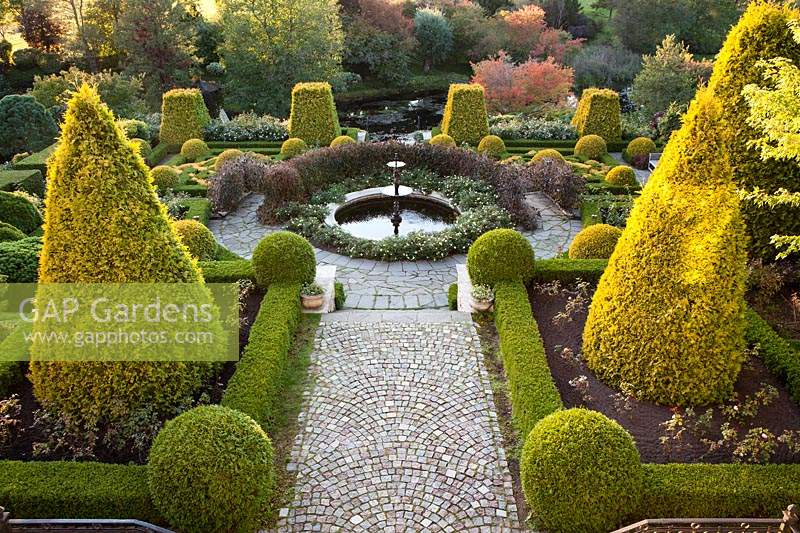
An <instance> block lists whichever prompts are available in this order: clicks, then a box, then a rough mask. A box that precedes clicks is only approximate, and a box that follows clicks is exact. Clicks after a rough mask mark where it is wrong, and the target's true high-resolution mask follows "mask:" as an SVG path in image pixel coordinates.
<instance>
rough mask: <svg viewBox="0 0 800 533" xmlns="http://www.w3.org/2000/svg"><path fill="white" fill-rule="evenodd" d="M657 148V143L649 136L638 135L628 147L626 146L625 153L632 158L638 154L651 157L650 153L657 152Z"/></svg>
mask: <svg viewBox="0 0 800 533" xmlns="http://www.w3.org/2000/svg"><path fill="white" fill-rule="evenodd" d="M656 150H657V148H656V143H654V142H653V140H652V139H650V138H649V137H636V138H635V139H633V140H632V141H631V142H629V143H628V147H627V148H625V153H626V154H627V155H628V157H630V158H631V159H633V158H634V157H637V156H645V157H648V158H649V156H650V154H652V153H655V151H656Z"/></svg>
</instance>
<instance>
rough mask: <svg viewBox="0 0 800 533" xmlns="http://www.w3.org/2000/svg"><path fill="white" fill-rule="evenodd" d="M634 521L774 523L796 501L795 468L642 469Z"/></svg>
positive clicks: (799, 481)
mask: <svg viewBox="0 0 800 533" xmlns="http://www.w3.org/2000/svg"><path fill="white" fill-rule="evenodd" d="M642 467H643V468H644V480H645V481H644V486H645V489H644V491H643V495H642V500H641V502H640V505H639V507H638V516H636V517H632V518H631V521H636V520H642V519H645V518H673V517H688V518H695V517H697V518H702V517H707V518H740V517H747V518H752V517H756V518H757V517H780V515H781V511H782V510H784V509H786V506H787V505H789V504H790V503H794V502H797V501H800V464H792V465H744V464H665V465H662V464H645V465H642Z"/></svg>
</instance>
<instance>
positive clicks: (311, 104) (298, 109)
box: [289, 82, 342, 146]
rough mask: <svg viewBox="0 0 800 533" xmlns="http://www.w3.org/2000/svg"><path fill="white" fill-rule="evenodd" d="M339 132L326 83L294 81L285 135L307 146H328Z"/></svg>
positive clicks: (331, 93)
mask: <svg viewBox="0 0 800 533" xmlns="http://www.w3.org/2000/svg"><path fill="white" fill-rule="evenodd" d="M341 134H342V130H341V128H340V127H339V118H338V116H337V115H336V104H334V102H333V92H332V91H331V86H330V84H329V83H327V82H310V83H298V84H297V85H295V86H294V88H292V109H291V113H290V115H289V137H297V138H299V139H303V140H304V141H305V142H306V144H308V145H310V146H329V145H330V144H331V142H332V141H333V140H334V139H335V138H336V137H338V136H339V135H341Z"/></svg>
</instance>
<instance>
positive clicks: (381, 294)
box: [208, 193, 581, 309]
mask: <svg viewBox="0 0 800 533" xmlns="http://www.w3.org/2000/svg"><path fill="white" fill-rule="evenodd" d="M262 200H263V196H261V195H258V194H252V195H250V196H248V197H247V198H245V200H244V201H243V202H242V204H241V205H240V206H239V208H238V209H237V210H236V211H235V212H233V213H229V214H228V215H227V216H226V217H225V218H221V219H214V220H211V221H209V224H208V227H209V229H211V231H212V232H213V233H214V236H215V237H216V239H217V241H218V242H219V243H220V244H222V245H223V246H225V247H226V248H228V249H229V250H231V251H232V252H234V253H236V254H238V255H240V256H241V257H244V258H246V259H249V258H250V257H252V255H253V250H254V249H255V247H256V245H257V244H258V242H259V241H260V240H261V239H262V238H263V237H264V236H265V235H267V234H269V233H272V232H274V231H278V230H280V229H281V228H280V227H276V226H264V225H263V224H261V223H260V222H259V221H258V219H257V217H256V210H257V209H258V206H259V205H261V202H262ZM526 201H528V202H529V203H530V204H531V205H533V206H534V207H536V208H537V209H538V210H539V212H540V213H541V214H542V216H541V228H540V229H538V230H536V231H534V232H523V233H524V235H525V236H526V237H527V238H528V240H529V241H530V242H531V245H532V246H533V249H534V252H535V254H536V257H538V258H541V259H546V258H550V257H554V256H556V255H558V254H560V253H562V252H565V251H566V250H567V248H568V247H569V244H570V243H571V242H572V239H573V237H574V236H575V235H576V234H577V233H578V231H580V229H581V223H580V221H579V220H573V219H570V218H569V217H565V216H564V214H563V213H562V212H561V211H560V210H559V209H558V208H557V207H556V206H555V205H554V204H553V203H552V202H551V201H550V200H549V199H548V198H547V197H544V196H542V195H537V194H535V193H534V194H529V195H527V196H526ZM315 253H316V255H317V263H319V264H320V265H336V266H337V279H338V281H341V282H342V283H343V284H344V286H345V292H346V293H347V300H346V302H345V308H351V309H443V308H446V307H447V287H448V286H449V285H450V284H451V283H455V281H456V269H455V266H456V265H457V264H459V263H465V262H466V256H464V255H454V256H451V257H448V258H446V259H444V260H442V261H395V262H386V261H372V260H369V259H355V258H352V257H347V256H344V255H339V254H336V253H331V252H326V251H324V250H320V249H316V248H315Z"/></svg>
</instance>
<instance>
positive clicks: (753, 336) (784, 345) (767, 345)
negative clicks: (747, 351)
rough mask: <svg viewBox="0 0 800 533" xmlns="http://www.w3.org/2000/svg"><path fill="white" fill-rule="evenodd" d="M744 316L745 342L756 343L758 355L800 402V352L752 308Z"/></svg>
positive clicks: (796, 400) (793, 397)
mask: <svg viewBox="0 0 800 533" xmlns="http://www.w3.org/2000/svg"><path fill="white" fill-rule="evenodd" d="M745 317H746V319H747V325H746V327H745V338H746V339H747V344H749V345H755V344H758V346H759V349H758V356H759V357H760V358H761V360H762V361H764V364H765V365H767V368H769V370H770V372H772V373H773V374H775V375H777V376H779V377H780V378H781V379H783V380H784V382H785V383H786V388H787V389H788V390H789V394H790V395H791V396H792V399H793V400H794V401H795V402H797V403H800V352H798V351H797V350H796V349H794V348H793V347H792V346H791V345H790V344H789V343H788V342H787V341H786V339H784V338H782V337H781V336H780V335H778V334H777V333H775V330H774V329H772V327H771V326H770V325H769V324H768V323H767V322H766V321H765V320H764V319H763V318H761V317H760V316H759V315H758V313H756V312H755V311H753V310H752V309H747V311H746V314H745Z"/></svg>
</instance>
